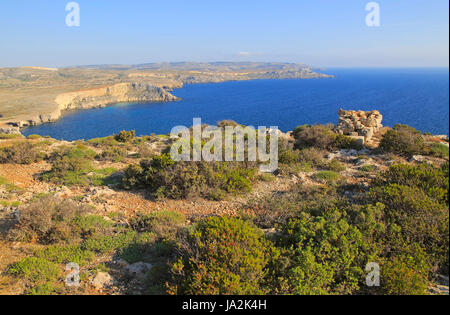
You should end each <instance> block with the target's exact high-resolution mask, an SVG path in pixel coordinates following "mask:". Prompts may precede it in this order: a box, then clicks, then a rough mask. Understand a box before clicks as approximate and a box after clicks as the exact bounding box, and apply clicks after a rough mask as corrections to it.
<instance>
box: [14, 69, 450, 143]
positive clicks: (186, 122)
mask: <svg viewBox="0 0 450 315" xmlns="http://www.w3.org/2000/svg"><path fill="white" fill-rule="evenodd" d="M323 72H324V73H327V74H334V75H335V76H336V77H335V78H333V79H311V80H252V81H242V82H225V83H212V84H195V85H186V86H185V87H183V88H181V89H176V90H174V91H173V94H174V95H176V96H178V97H181V98H182V100H181V101H179V102H171V103H156V104H155V103H149V104H117V105H113V106H109V107H106V108H102V109H90V110H82V111H74V112H67V113H65V114H64V115H63V117H62V118H61V119H60V120H58V121H57V122H55V123H51V124H43V125H40V126H35V127H30V128H28V129H26V130H24V131H23V134H24V135H30V134H39V135H42V136H51V137H53V138H55V139H64V140H68V141H72V140H79V139H85V140H87V139H92V138H97V137H104V136H108V135H111V134H114V133H118V132H120V131H121V130H136V133H137V134H138V135H149V134H152V133H154V134H167V133H169V132H170V131H171V129H172V128H173V127H175V126H187V127H189V126H192V124H193V118H196V117H199V118H201V119H202V122H203V123H208V124H216V123H217V122H219V121H221V120H224V119H232V120H235V121H237V122H239V123H241V124H244V125H252V126H278V127H279V128H280V130H282V131H285V132H286V131H289V130H293V129H294V128H295V127H296V126H298V125H302V124H315V123H329V122H331V123H337V119H338V116H337V111H338V110H339V109H340V108H343V109H353V110H360V109H361V110H374V109H377V110H379V111H380V112H381V113H382V114H383V116H384V120H383V124H384V125H385V126H394V125H395V124H399V123H402V124H408V125H410V126H413V127H415V128H417V129H419V130H422V131H423V132H431V133H433V134H447V135H448V133H449V70H448V68H433V69H425V68H423V69H422V68H421V69H373V68H372V69H326V70H323Z"/></svg>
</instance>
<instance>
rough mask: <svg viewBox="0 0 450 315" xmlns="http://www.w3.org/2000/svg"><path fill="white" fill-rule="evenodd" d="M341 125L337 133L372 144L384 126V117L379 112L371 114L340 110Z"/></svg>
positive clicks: (339, 124) (337, 128)
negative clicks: (375, 135) (374, 137)
mask: <svg viewBox="0 0 450 315" xmlns="http://www.w3.org/2000/svg"><path fill="white" fill-rule="evenodd" d="M338 114H339V123H338V125H337V127H336V131H337V132H338V133H339V134H342V135H346V136H350V137H352V138H355V139H358V140H360V141H361V142H362V143H363V144H365V143H367V142H370V141H371V140H372V138H373V136H374V134H375V133H376V132H378V131H379V130H380V129H381V128H383V125H382V124H381V122H382V121H383V116H382V115H381V114H380V112H379V111H377V110H374V111H371V112H365V111H353V110H343V109H341V110H339V112H338Z"/></svg>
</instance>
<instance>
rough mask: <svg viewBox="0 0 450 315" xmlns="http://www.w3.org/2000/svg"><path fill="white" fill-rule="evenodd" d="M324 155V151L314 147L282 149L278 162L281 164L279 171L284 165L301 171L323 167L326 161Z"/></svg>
mask: <svg viewBox="0 0 450 315" xmlns="http://www.w3.org/2000/svg"><path fill="white" fill-rule="evenodd" d="M324 155H325V152H324V151H322V150H319V149H316V148H306V149H302V150H286V151H283V152H282V153H281V154H280V157H279V162H280V163H281V164H282V165H281V172H283V169H284V166H285V165H287V166H289V167H290V168H294V169H299V170H302V171H311V170H313V169H316V168H325V167H326V164H327V163H326V161H325V159H324Z"/></svg>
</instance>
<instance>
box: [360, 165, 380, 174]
mask: <svg viewBox="0 0 450 315" xmlns="http://www.w3.org/2000/svg"><path fill="white" fill-rule="evenodd" d="M359 170H360V171H361V172H366V173H371V172H374V171H376V170H377V167H376V166H375V165H370V164H367V165H363V166H361V167H360V169H359Z"/></svg>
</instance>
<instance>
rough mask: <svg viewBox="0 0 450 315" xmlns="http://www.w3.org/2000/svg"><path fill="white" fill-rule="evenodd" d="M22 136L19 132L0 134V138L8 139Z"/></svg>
mask: <svg viewBox="0 0 450 315" xmlns="http://www.w3.org/2000/svg"><path fill="white" fill-rule="evenodd" d="M22 137H23V136H22V135H21V134H5V133H1V134H0V140H10V139H17V138H22Z"/></svg>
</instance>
